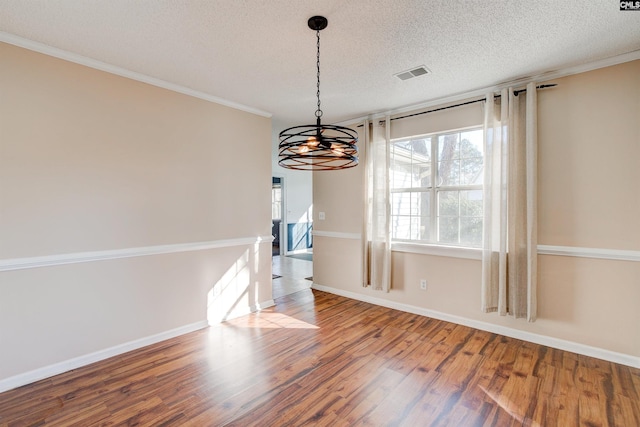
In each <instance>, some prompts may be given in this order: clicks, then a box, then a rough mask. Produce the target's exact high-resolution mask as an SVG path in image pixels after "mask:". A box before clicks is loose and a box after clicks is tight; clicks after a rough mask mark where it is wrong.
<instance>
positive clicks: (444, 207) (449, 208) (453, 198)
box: [438, 191, 460, 217]
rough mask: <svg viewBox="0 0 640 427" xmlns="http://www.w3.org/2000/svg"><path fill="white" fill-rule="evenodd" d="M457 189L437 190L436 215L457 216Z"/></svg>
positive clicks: (458, 206) (458, 203)
mask: <svg viewBox="0 0 640 427" xmlns="http://www.w3.org/2000/svg"><path fill="white" fill-rule="evenodd" d="M459 193H460V192H459V191H439V192H438V216H440V217H442V216H456V217H457V216H458V215H459V212H460V202H459V200H458V198H459Z"/></svg>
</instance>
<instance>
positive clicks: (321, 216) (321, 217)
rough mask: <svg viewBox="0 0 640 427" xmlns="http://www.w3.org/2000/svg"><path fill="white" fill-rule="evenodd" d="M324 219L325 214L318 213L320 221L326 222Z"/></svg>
mask: <svg viewBox="0 0 640 427" xmlns="http://www.w3.org/2000/svg"><path fill="white" fill-rule="evenodd" d="M324 218H325V216H324V212H318V219H320V220H324Z"/></svg>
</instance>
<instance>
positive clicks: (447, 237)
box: [438, 217, 458, 245]
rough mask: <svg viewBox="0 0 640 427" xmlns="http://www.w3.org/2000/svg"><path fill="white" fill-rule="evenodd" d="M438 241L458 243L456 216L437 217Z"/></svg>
mask: <svg viewBox="0 0 640 427" xmlns="http://www.w3.org/2000/svg"><path fill="white" fill-rule="evenodd" d="M438 242H439V243H449V244H454V245H457V244H458V217H440V218H438Z"/></svg>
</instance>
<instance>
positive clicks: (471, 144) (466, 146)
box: [460, 129, 484, 159]
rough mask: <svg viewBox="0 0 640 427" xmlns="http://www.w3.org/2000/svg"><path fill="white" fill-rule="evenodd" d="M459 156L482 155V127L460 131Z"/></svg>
mask: <svg viewBox="0 0 640 427" xmlns="http://www.w3.org/2000/svg"><path fill="white" fill-rule="evenodd" d="M460 153H461V155H460V157H461V158H463V159H464V158H469V157H484V142H483V135H482V129H476V130H472V131H466V132H462V133H460Z"/></svg>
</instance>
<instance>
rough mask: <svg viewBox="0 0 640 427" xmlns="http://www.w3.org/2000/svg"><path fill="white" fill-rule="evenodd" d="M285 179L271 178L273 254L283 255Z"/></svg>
mask: <svg viewBox="0 0 640 427" xmlns="http://www.w3.org/2000/svg"><path fill="white" fill-rule="evenodd" d="M283 184H284V183H283V179H282V178H281V177H275V176H274V177H272V178H271V235H272V236H273V244H272V247H271V255H272V256H278V255H283V249H284V248H283V246H284V244H283V242H285V239H284V233H283V231H284V227H283V221H282V218H283V216H282V212H283V211H284V209H283V204H284V202H283V200H282V187H283Z"/></svg>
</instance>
